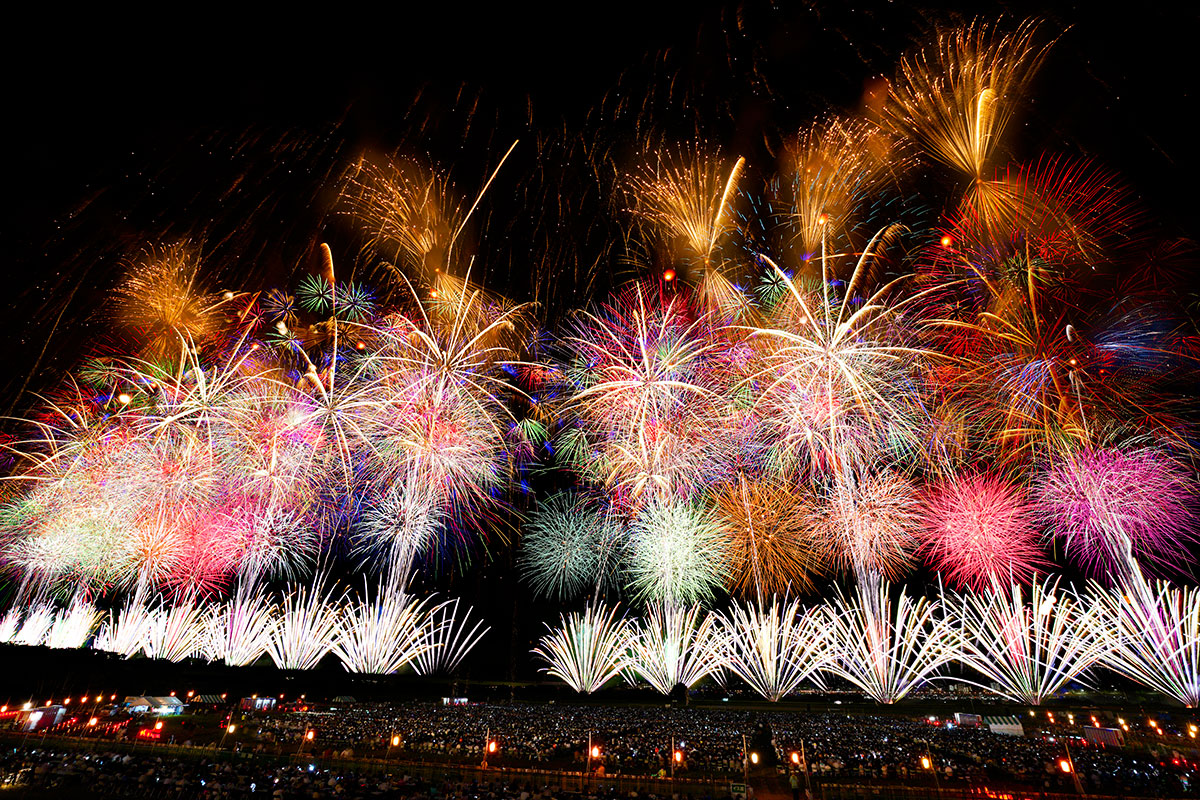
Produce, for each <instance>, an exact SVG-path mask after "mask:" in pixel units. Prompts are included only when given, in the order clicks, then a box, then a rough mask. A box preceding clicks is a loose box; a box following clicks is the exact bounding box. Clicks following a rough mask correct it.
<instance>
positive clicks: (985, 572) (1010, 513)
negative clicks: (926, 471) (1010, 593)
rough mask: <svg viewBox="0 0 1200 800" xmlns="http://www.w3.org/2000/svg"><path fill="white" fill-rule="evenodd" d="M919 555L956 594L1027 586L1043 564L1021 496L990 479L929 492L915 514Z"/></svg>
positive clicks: (959, 481) (965, 480)
mask: <svg viewBox="0 0 1200 800" xmlns="http://www.w3.org/2000/svg"><path fill="white" fill-rule="evenodd" d="M921 521H922V525H921V539H922V541H921V549H920V552H921V554H922V555H923V556H925V558H926V559H928V560H929V562H930V563H931V564H933V566H934V567H936V568H937V569H938V570H940V571H941V573H942V575H943V576H944V577H945V579H946V581H947V582H948V583H950V584H951V585H953V586H956V587H958V588H963V587H970V588H973V589H983V588H985V587H987V586H989V585H990V584H991V583H992V581H993V580H994V579H998V580H1000V582H1001V583H1002V584H1005V585H1007V584H1008V583H1009V582H1010V581H1017V582H1021V583H1028V582H1029V581H1030V579H1032V578H1033V576H1034V575H1036V574H1037V572H1038V570H1039V568H1041V567H1044V566H1046V565H1047V561H1046V559H1045V557H1044V556H1043V554H1042V550H1041V548H1040V547H1039V546H1038V541H1037V530H1036V526H1035V522H1034V517H1033V514H1032V513H1031V509H1030V507H1029V503H1028V501H1027V500H1026V497H1025V492H1024V491H1022V490H1021V489H1019V488H1018V487H1015V486H1013V485H1011V484H1009V483H1008V482H1007V481H1005V480H1003V479H1001V478H998V477H996V476H993V475H963V476H958V477H955V478H952V479H951V480H948V481H945V482H943V483H941V484H938V485H936V486H934V487H933V488H932V489H930V491H929V492H928V493H927V495H926V496H925V499H924V502H923V503H922V508H921Z"/></svg>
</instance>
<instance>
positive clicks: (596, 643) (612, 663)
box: [532, 605, 629, 694]
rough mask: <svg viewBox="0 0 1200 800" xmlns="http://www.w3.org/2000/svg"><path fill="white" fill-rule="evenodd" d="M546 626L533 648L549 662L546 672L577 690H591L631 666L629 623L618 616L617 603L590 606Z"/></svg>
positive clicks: (537, 654)
mask: <svg viewBox="0 0 1200 800" xmlns="http://www.w3.org/2000/svg"><path fill="white" fill-rule="evenodd" d="M546 627H547V628H548V629H549V633H547V634H546V635H545V636H543V637H542V638H541V640H539V642H538V646H537V647H535V648H534V649H533V651H532V652H533V654H534V655H535V656H537V657H538V658H540V659H541V660H542V661H544V662H545V663H546V665H547V666H545V667H543V668H542V671H543V672H545V673H546V674H548V675H551V676H553V677H555V678H558V679H559V680H561V681H563V682H564V683H566V684H567V685H568V686H570V687H571V688H572V689H574V690H575V691H577V692H580V693H582V694H591V693H592V692H594V691H596V690H597V689H599V688H600V687H602V686H604V684H606V683H608V681H610V680H611V679H613V678H615V677H616V676H617V675H620V674H621V672H622V671H624V670H625V669H626V668H627V667H628V663H629V656H628V642H629V623H628V622H627V621H626V620H625V619H624V618H620V619H618V618H617V608H616V606H614V607H613V608H612V609H610V610H606V609H605V608H604V606H602V605H595V606H588V607H587V608H586V609H584V611H583V613H578V612H572V613H571V614H564V615H563V616H562V617H561V618H560V620H559V625H558V627H557V628H551V627H550V626H549V625H547V626H546Z"/></svg>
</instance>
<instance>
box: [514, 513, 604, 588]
mask: <svg viewBox="0 0 1200 800" xmlns="http://www.w3.org/2000/svg"><path fill="white" fill-rule="evenodd" d="M618 533H619V530H618V528H617V525H616V522H615V520H613V518H612V515H611V513H610V512H609V511H608V510H607V509H604V508H602V507H600V505H599V504H598V503H596V502H595V501H594V500H592V499H591V498H588V497H586V496H581V495H571V494H566V493H563V494H556V495H554V496H552V497H550V498H549V499H547V500H546V501H545V502H544V503H543V504H542V505H541V506H540V508H539V509H538V511H537V513H536V514H534V516H533V519H532V520H531V521H530V522H529V523H528V524H527V525H526V526H525V528H524V538H523V539H522V542H521V555H520V558H519V560H518V566H519V568H520V570H521V573H522V575H523V577H524V578H525V580H526V581H527V582H528V583H529V584H530V586H531V587H532V588H533V591H534V594H537V595H542V596H545V597H553V598H557V599H560V600H566V599H569V598H573V597H576V596H578V595H579V594H580V593H581V592H582V591H583V590H584V589H585V588H586V587H587V586H589V585H594V586H595V587H596V588H597V590H599V589H600V588H601V587H603V586H604V585H605V584H607V583H610V582H611V578H612V574H613V572H614V568H615V566H616V564H617V561H618V556H619V554H618V553H617V552H615V550H616V547H617V544H618V541H617V535H618Z"/></svg>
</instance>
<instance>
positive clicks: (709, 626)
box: [629, 603, 722, 694]
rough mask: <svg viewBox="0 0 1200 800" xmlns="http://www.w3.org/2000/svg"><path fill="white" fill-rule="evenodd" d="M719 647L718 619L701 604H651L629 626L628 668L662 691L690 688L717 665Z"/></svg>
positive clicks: (664, 692) (720, 638)
mask: <svg viewBox="0 0 1200 800" xmlns="http://www.w3.org/2000/svg"><path fill="white" fill-rule="evenodd" d="M721 650H722V636H721V628H720V624H719V621H718V620H717V618H716V617H715V616H713V615H709V614H705V613H704V611H703V610H702V609H701V608H700V606H692V607H691V608H681V607H679V606H675V605H672V604H670V603H658V604H654V605H652V606H651V607H650V613H649V616H648V617H647V618H646V619H645V621H642V622H635V623H633V624H632V625H631V626H630V629H629V669H631V670H632V671H633V672H634V673H636V674H637V675H638V676H639V677H640V678H642V679H643V680H644V681H646V682H647V683H649V684H650V685H651V686H653V687H654V688H655V689H657V690H658V691H659V692H662V693H663V694H670V693H671V692H672V691H674V689H675V687H676V686H679V685H683V686H685V687H688V688H691V687H692V685H694V684H695V683H696V682H697V681H699V680H700V679H701V678H703V677H704V676H705V675H709V674H711V673H712V671H713V670H715V669H718V668H719V667H720V666H721Z"/></svg>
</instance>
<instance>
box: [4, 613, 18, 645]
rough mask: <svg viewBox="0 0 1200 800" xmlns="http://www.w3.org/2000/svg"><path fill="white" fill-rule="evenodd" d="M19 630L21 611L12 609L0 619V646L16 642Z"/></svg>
mask: <svg viewBox="0 0 1200 800" xmlns="http://www.w3.org/2000/svg"><path fill="white" fill-rule="evenodd" d="M20 628H21V610H20V609H18V608H16V607H13V608H10V609H9V610H8V611H6V612H4V616H3V617H0V644H8V643H9V642H13V641H16V638H17V631H18V630H20Z"/></svg>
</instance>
